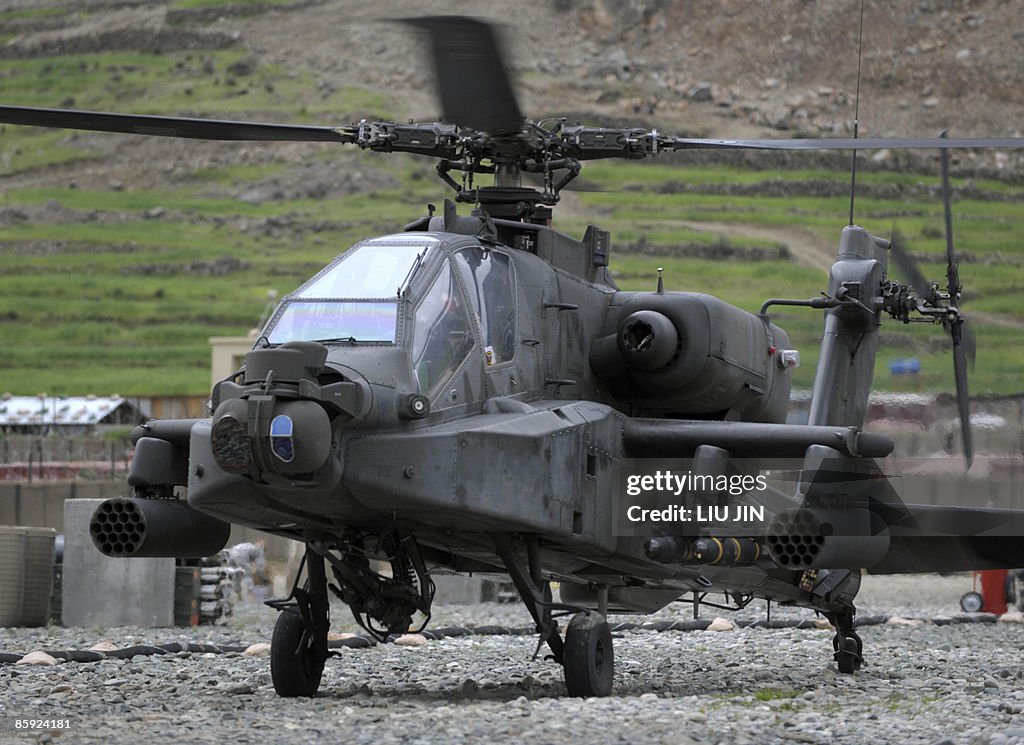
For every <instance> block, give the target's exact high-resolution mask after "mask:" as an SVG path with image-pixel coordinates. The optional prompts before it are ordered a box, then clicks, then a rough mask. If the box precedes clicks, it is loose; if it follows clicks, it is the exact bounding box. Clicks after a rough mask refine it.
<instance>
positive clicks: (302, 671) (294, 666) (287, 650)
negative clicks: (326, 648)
mask: <svg viewBox="0 0 1024 745" xmlns="http://www.w3.org/2000/svg"><path fill="white" fill-rule="evenodd" d="M325 661H326V659H325V658H324V657H323V656H322V655H321V654H319V653H318V652H317V650H316V644H314V641H313V634H312V633H306V627H305V624H304V623H303V622H302V617H301V616H300V615H299V614H298V612H296V611H295V610H294V609H285V610H283V611H281V613H280V614H279V615H278V617H277V623H276V624H275V625H274V636H273V638H272V639H271V641H270V677H271V679H272V680H273V681H274V690H275V691H277V695H278V696H285V697H295V696H310V697H311V696H315V695H316V692H317V689H318V688H319V687H320V677H321V676H322V675H323V672H324V662H325Z"/></svg>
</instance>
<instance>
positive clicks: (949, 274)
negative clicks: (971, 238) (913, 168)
mask: <svg viewBox="0 0 1024 745" xmlns="http://www.w3.org/2000/svg"><path fill="white" fill-rule="evenodd" d="M948 134H949V133H948V132H943V133H942V134H940V135H939V137H941V138H942V139H946V138H947V135H948ZM939 153H940V159H939V162H940V163H941V164H942V213H943V217H944V219H945V221H946V289H947V290H948V291H949V301H950V302H951V303H952V304H953V305H955V306H957V307H959V305H960V289H961V287H960V275H959V272H958V271H957V269H958V267H957V264H956V257H955V256H954V254H953V208H952V207H951V206H950V202H951V200H952V196H951V191H952V190H951V189H950V186H949V150H940V151H939Z"/></svg>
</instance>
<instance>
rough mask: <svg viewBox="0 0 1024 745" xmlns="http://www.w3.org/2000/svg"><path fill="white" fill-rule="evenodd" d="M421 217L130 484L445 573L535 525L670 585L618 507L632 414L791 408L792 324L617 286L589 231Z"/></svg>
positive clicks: (281, 337) (776, 418) (335, 285)
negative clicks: (410, 536)
mask: <svg viewBox="0 0 1024 745" xmlns="http://www.w3.org/2000/svg"><path fill="white" fill-rule="evenodd" d="M410 228H411V229H409V230H407V231H406V232H404V233H399V234H395V235H390V236H383V237H379V238H374V239H370V240H366V241H362V242H360V243H359V244H357V245H356V246H354V247H353V248H352V249H350V250H349V251H347V252H345V253H343V254H341V255H340V256H339V257H338V258H337V259H335V260H334V261H333V262H332V263H331V264H329V265H328V266H327V267H326V268H325V269H324V270H322V271H321V272H319V273H318V274H317V275H315V276H314V277H313V278H311V279H310V280H309V281H308V282H306V283H305V284H303V285H302V286H301V287H300V288H299V289H298V290H296V291H295V292H294V293H292V294H291V295H289V296H288V297H286V298H285V299H284V300H283V302H282V303H281V305H280V306H279V308H278V309H277V311H276V312H275V313H274V314H273V316H272V317H271V318H270V320H269V322H268V323H267V326H266V328H265V329H264V330H263V332H262V336H261V337H260V340H259V341H258V342H257V344H256V347H255V348H254V349H253V351H252V352H250V353H249V355H248V357H247V359H246V364H245V366H244V368H243V369H242V370H241V371H239V373H237V374H236V375H234V376H232V377H231V378H229V379H228V380H225V381H222V382H221V383H219V384H217V386H215V388H214V391H213V396H212V398H211V411H212V417H211V418H210V419H208V420H201V421H195V422H190V421H176V422H154V423H151V424H149V425H146V426H144V427H143V428H141V429H140V430H139V432H138V435H139V437H138V439H137V447H138V453H139V455H138V456H137V457H136V459H135V464H136V465H134V466H133V469H132V474H131V477H130V481H131V483H132V484H133V486H135V487H136V488H137V489H138V490H139V491H140V493H142V494H146V493H147V492H148V493H150V494H152V495H154V496H155V495H158V494H166V493H167V492H168V489H169V487H171V486H187V488H188V490H187V493H188V503H189V504H190V505H191V506H192V507H194V508H195V509H197V510H199V511H201V512H203V513H205V514H208V515H213V516H216V517H218V518H221V519H223V520H226V521H230V522H234V523H240V524H246V525H251V526H253V527H258V528H261V529H264V530H272V531H277V532H281V533H284V534H286V535H292V536H297V537H301V535H302V532H303V531H322V532H327V533H332V532H339V531H343V530H344V531H349V533H350V534H354V533H353V532H354V531H364V532H365V534H366V536H373V537H374V538H375V539H376V538H379V534H380V533H381V532H382V531H389V530H395V529H397V530H399V531H400V532H411V533H415V534H416V535H417V537H418V538H419V540H420V542H421V543H422V544H423V545H421V547H420V551H421V553H423V554H424V556H429V557H430V558H431V559H433V560H434V563H435V564H440V565H441V566H447V568H449V569H453V570H462V571H469V570H473V571H485V572H493V571H495V570H496V569H498V568H499V567H500V559H499V557H497V555H496V554H495V552H494V547H493V541H492V540H491V538H490V535H491V534H493V533H496V532H510V531H511V532H523V533H534V534H543V535H544V539H545V547H546V549H547V550H548V551H549V553H551V558H552V560H553V561H554V565H553V567H552V568H553V569H554V568H555V567H557V571H558V572H559V574H562V575H564V576H565V577H567V578H568V577H572V576H575V574H576V572H579V571H584V572H585V573H589V574H588V577H589V579H586V580H585V583H586V582H591V581H592V578H593V577H594V576H595V575H596V573H597V569H596V568H597V567H600V566H604V570H605V571H606V572H607V573H609V574H615V575H620V574H624V575H629V574H630V573H632V572H633V571H634V570H635V569H636V567H637V566H638V565H642V566H644V567H646V570H645V574H649V573H650V572H651V571H652V570H653V571H654V573H655V574H657V575H660V576H661V577H662V578H663V579H665V580H666V581H669V580H672V579H673V575H674V574H675V573H674V572H673V571H671V570H668V569H666V568H665V567H664V565H662V564H660V563H658V562H655V561H652V560H651V559H650V558H649V557H647V556H646V555H645V554H644V552H643V551H642V546H641V545H640V544H637V542H636V541H622V540H620V536H618V535H617V534H616V520H615V518H614V515H612V514H611V512H610V511H609V509H608V508H607V506H608V505H609V504H610V503H611V501H612V499H613V492H614V491H615V489H616V488H617V484H616V483H615V479H614V478H613V477H612V472H613V471H614V469H615V468H616V467H617V466H618V465H619V464H620V462H621V461H622V459H623V458H624V457H626V455H627V453H626V445H625V444H624V442H625V441H624V437H623V432H624V430H625V423H626V421H627V419H629V418H631V417H633V418H636V417H659V418H664V417H673V418H676V419H679V418H687V419H694V418H700V419H708V420H733V421H756V422H764V423H781V422H783V421H785V416H786V406H787V403H788V398H789V385H790V375H789V365H790V364H791V362H790V361H792V360H793V359H795V358H793V357H792V354H793V353H792V350H789V349H788V338H787V337H786V335H785V332H783V331H782V330H781V329H780V328H779V327H777V326H775V325H774V324H772V323H770V322H769V321H767V319H766V318H764V317H759V316H755V315H753V314H750V313H747V312H745V311H743V310H740V309H738V308H736V307H734V306H731V305H728V304H727V303H725V302H723V301H721V300H719V299H717V298H714V297H712V296H709V295H703V294H695V293H685V292H665V291H664V290H661V291H652V292H621V291H619V290H618V289H617V288H616V287H615V285H614V283H613V282H612V281H611V279H610V277H609V276H608V273H607V265H608V260H609V250H610V236H609V235H608V234H607V233H606V232H604V231H601V230H599V229H598V228H595V227H591V228H590V229H589V230H588V231H587V233H586V236H585V237H584V239H583V240H582V241H577V240H574V239H571V238H569V237H568V236H565V235H562V234H559V233H557V232H555V231H554V230H552V229H551V228H550V227H548V226H546V225H543V224H536V223H530V222H521V221H512V220H493V219H491V218H489V217H486V216H485V215H482V214H481V216H474V217H457V216H455V215H454V206H453V205H449V209H447V210H446V216H444V217H442V216H437V217H432V218H426V219H424V220H420V221H417V222H415V223H413V224H412V225H411V226H410ZM158 451H161V452H164V453H166V456H165V457H156V453H157V452H158ZM691 454H692V453H691ZM688 455H689V454H688ZM186 462H187V464H186ZM149 464H164V468H162V469H161V468H159V467H157V466H156V465H154V466H150V465H149ZM218 535H219V534H218ZM123 542H124V543H125V544H126V551H125V553H138V552H139V551H141V552H146V549H145V547H144V546H142V545H139V546H138V547H137V548H136V550H135V551H129V550H127V547H128V545H129V544H130V541H123ZM620 544H621V545H620ZM481 551H485V552H488V553H489V555H490V556H491V557H492V560H491V561H490V562H487V561H481V560H480V559H479V558H475V559H474V558H473V557H474V556H475V555H477V554H479V553H480V552H481ZM584 557H585V558H584ZM380 558H387V557H386V556H381V557H380ZM595 562H596V564H595ZM686 576H687V578H689V573H686ZM634 584H636V585H638V586H640V585H644V584H646V582H645V581H643V580H640V579H639V578H636V579H635V580H634ZM655 584H657V583H655ZM669 588H670V590H669V592H670V593H671V594H672V595H673V596H674V595H677V594H678V592H679V590H680V588H681V585H679V584H678V583H675V582H669ZM661 595H664V592H659V593H658V597H659V599H660V596H661ZM655 602H657V601H652V600H651V599H644V601H643V602H642V603H641V604H640V605H635V604H634V605H632V606H630V605H627V604H622V605H621V606H620V609H622V610H625V609H627V608H628V609H632V610H637V609H651V607H652V605H653V604H654V603H655Z"/></svg>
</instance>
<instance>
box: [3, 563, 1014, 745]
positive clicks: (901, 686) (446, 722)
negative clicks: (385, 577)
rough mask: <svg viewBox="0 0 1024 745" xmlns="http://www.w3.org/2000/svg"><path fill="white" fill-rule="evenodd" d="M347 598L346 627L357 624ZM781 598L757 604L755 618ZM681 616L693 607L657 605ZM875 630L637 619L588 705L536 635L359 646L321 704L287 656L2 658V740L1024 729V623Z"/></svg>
mask: <svg viewBox="0 0 1024 745" xmlns="http://www.w3.org/2000/svg"><path fill="white" fill-rule="evenodd" d="M970 584H971V581H970V577H969V576H967V575H961V576H955V577H945V578H944V577H936V576H908V577H896V578H867V579H866V580H865V583H864V588H863V590H862V594H861V598H860V601H861V606H860V607H861V608H862V615H869V614H876V613H881V614H886V615H890V616H892V615H896V616H904V617H909V616H913V617H922V618H924V617H927V618H935V617H940V616H952V615H954V614H957V613H959V608H958V604H957V603H958V599H959V597H960V595H961V594H962V593H963V592H964V591H966V590H967V589H970ZM337 610H338V612H337V613H336V618H337V619H338V620H337V622H336V623H335V627H336V628H338V629H339V630H346V629H348V628H350V625H349V623H348V621H347V619H346V618H345V614H344V612H343V609H341V608H339V609H337ZM763 612H764V606H763V604H761V603H759V602H756V603H754V604H752V605H751V606H750V607H748V609H746V610H745V611H743V612H742V613H741V614H740V615H739V616H738V617H744V616H746V617H758V616H763ZM715 615H716V613H715V612H714V611H711V610H709V609H705V610H704V611H703V612H702V616H703V617H705V618H712V617H714V616H715ZM726 615H727V614H726ZM673 616H674V617H678V618H687V617H689V616H690V609H689V607H686V606H680V607H673V608H672V609H670V610H665V611H661V612H660V613H658V614H656V617H664V618H669V617H673ZM787 616H799V617H801V618H809V617H811V614H810V613H809V612H808V611H800V610H793V609H773V618H782V617H787ZM274 617H275V616H274V613H273V611H270V610H269V609H264V608H262V607H259V606H255V605H253V606H249V607H246V608H242V609H241V610H240V612H239V613H238V614H237V615H236V616H235V617H234V618H233V619H232V620H231V621H230V622H229V623H228V624H225V625H222V626H216V627H201V628H198V629H138V628H115V629H63V628H58V627H54V628H49V629H0V651H6V652H28V651H32V650H35V649H87V648H88V647H90V646H92V645H93V644H95V643H97V642H99V641H102V640H104V639H109V640H110V641H112V642H113V643H115V644H117V645H118V646H120V647H127V646H131V645H133V644H141V643H149V644H164V643H169V642H174V641H192V642H196V641H204V642H212V643H219V644H232V645H248V644H251V643H255V642H262V641H269V639H270V633H271V629H272V626H273V622H274ZM616 618H618V617H616ZM613 620H615V619H613ZM632 620H636V619H632ZM495 623H497V624H501V625H507V626H514V627H515V626H518V627H521V626H524V625H527V617H526V614H525V611H523V610H522V609H521V608H520V607H519V606H517V605H494V604H481V605H476V606H445V607H442V608H439V609H438V612H437V613H436V615H435V623H434V624H432V625H433V626H438V627H439V626H444V625H454V624H458V625H466V626H475V625H483V624H495ZM861 635H862V636H863V638H864V642H865V652H866V657H867V661H866V663H865V666H864V668H863V669H862V670H861V671H860V672H859V673H857V674H856V675H854V676H845V675H844V676H841V675H839V673H838V672H837V671H836V669H835V664H834V663H833V662H832V660H831V654H830V652H831V644H830V639H831V631H828V630H796V629H777V630H767V629H756V628H752V629H744V628H739V629H736V630H733V631H728V632H721V633H715V632H665V633H658V632H655V631H649V630H635V631H627V632H622V633H618V634H616V637H617V638H616V642H615V644H616V646H615V653H616V678H615V693H614V695H613V696H611V697H609V698H606V699H585V700H581V699H569V698H565V697H563V693H564V686H563V684H562V675H561V669H560V668H558V667H557V666H556V665H554V663H551V662H546V661H541V660H537V661H533V660H531V659H530V657H531V655H532V653H533V650H534V646H535V640H534V638H533V637H530V636H478V637H462V638H447V639H441V640H436V641H429V642H427V643H426V644H424V645H423V646H418V647H400V646H395V645H386V646H377V647H374V648H371V649H361V650H358V649H342V650H340V653H339V654H340V656H339V658H337V659H333V660H330V661H329V662H328V664H327V668H326V670H325V672H324V679H323V684H322V686H321V689H320V694H319V696H318V697H317V698H316V699H313V700H309V699H303V700H295V699H290V700H286V699H280V698H278V697H277V696H276V694H275V693H274V690H273V687H272V685H271V681H270V664H269V659H268V658H267V657H246V656H243V655H241V654H238V653H229V654H194V653H191V654H190V653H183V654H173V655H172V654H168V655H164V656H151V657H135V658H132V659H130V660H115V659H110V660H105V661H103V662H98V663H89V664H84V663H83V664H79V663H62V664H60V665H58V666H56V667H32V666H14V665H2V666H0V690H3V691H4V693H3V694H2V695H0V717H2V716H6V717H8V719H7V720H6V722H5V720H3V719H2V718H0V723H5V726H6V727H7V731H6V732H4V731H0V742H5V743H6V742H12V743H23V742H32V741H37V742H62V743H79V742H81V743H92V742H97V743H98V742H117V743H122V742H124V743H128V742H132V743H134V742H143V741H144V742H148V743H162V742H200V743H214V742H216V743H218V744H220V745H223V744H224V743H250V742H251V743H257V742H259V743H263V742H277V741H295V740H298V741H318V740H324V741H326V740H335V741H337V740H340V738H342V737H344V740H345V741H346V742H353V743H363V742H366V743H371V742H372V743H392V742H394V743H438V742H476V741H482V740H492V741H498V742H505V741H517V740H526V739H527V738H529V739H530V740H531V741H533V742H539V743H548V742H552V743H554V742H572V741H578V740H583V739H586V741H587V742H589V743H602V742H622V743H639V742H644V743H648V742H649V743H658V744H660V743H666V744H668V743H673V744H677V745H685V744H686V743H744V742H748V743H773V742H814V743H817V742H820V743H832V742H841V743H865V742H895V743H926V744H927V743H940V742H945V743H956V744H957V745H959V744H961V743H963V744H966V743H972V744H973V743H978V744H982V743H992V744H993V745H997V744H1002V743H1013V742H1022V743H1024V715H1022V714H1021V712H1022V711H1024V663H1022V662H1021V661H1020V654H1019V647H1020V645H1021V642H1022V640H1024V625H1021V624H1017V623H975V624H952V625H941V626H940V625H934V624H931V623H922V624H919V625H892V624H887V625H880V626H870V627H865V628H863V629H862V630H861ZM14 716H17V717H51V718H66V719H70V720H71V726H72V729H71V731H70V732H65V733H62V734H58V733H53V734H46V733H41V732H35V733H24V732H13V731H11V729H10V727H11V721H10V717H14Z"/></svg>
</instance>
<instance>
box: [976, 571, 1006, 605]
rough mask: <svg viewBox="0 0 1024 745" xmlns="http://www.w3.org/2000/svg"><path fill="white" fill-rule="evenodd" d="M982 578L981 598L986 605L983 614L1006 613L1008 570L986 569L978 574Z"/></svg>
mask: <svg viewBox="0 0 1024 745" xmlns="http://www.w3.org/2000/svg"><path fill="white" fill-rule="evenodd" d="M978 575H979V576H980V577H981V597H982V598H983V599H984V601H985V602H984V604H983V605H982V607H981V611H982V613H995V614H996V615H1000V616H1001V615H1003V614H1004V613H1006V575H1007V570H1006V569H986V570H984V571H981V572H978Z"/></svg>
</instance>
